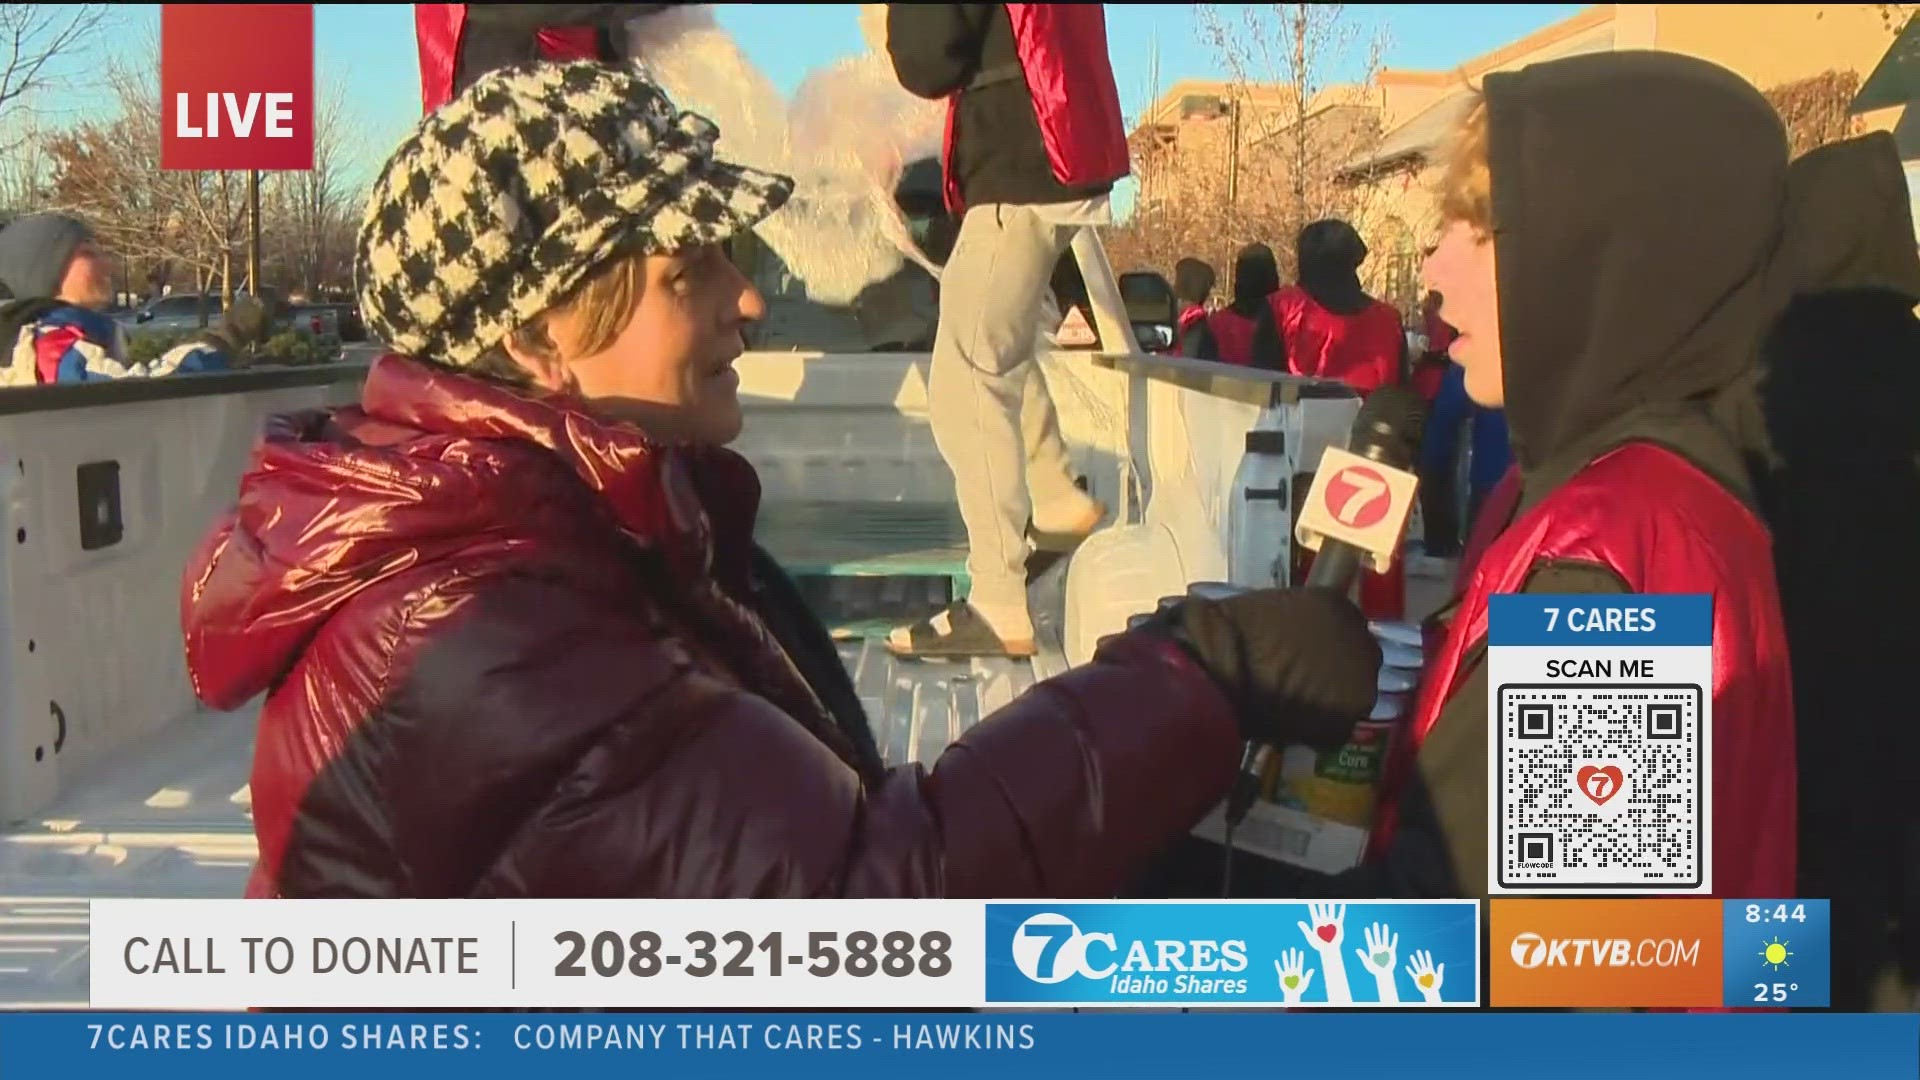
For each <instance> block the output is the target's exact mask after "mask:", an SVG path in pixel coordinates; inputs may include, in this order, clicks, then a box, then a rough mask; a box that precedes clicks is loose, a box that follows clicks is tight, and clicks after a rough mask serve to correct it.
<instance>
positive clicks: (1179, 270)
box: [1173, 259, 1214, 356]
mask: <svg viewBox="0 0 1920 1080" xmlns="http://www.w3.org/2000/svg"><path fill="white" fill-rule="evenodd" d="M1213 282H1214V275H1213V267H1211V266H1208V265H1207V264H1206V263H1204V262H1201V261H1200V260H1199V259H1181V260H1180V261H1179V262H1177V263H1175V264H1173V298H1174V299H1175V300H1177V301H1179V303H1180V315H1179V318H1178V320H1177V322H1176V324H1175V326H1174V332H1173V333H1174V337H1173V342H1174V351H1175V352H1176V353H1179V354H1180V355H1182V356H1193V355H1194V352H1193V349H1192V348H1189V345H1192V346H1194V347H1198V345H1199V344H1200V343H1199V340H1198V339H1197V338H1196V339H1195V340H1193V341H1192V342H1189V341H1188V337H1189V335H1192V334H1195V333H1196V331H1198V332H1200V333H1204V332H1205V330H1206V325H1207V302H1208V301H1209V300H1211V299H1213Z"/></svg>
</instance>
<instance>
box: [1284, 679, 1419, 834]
mask: <svg viewBox="0 0 1920 1080" xmlns="http://www.w3.org/2000/svg"><path fill="white" fill-rule="evenodd" d="M1407 700H1408V699H1407V696H1406V695H1405V694H1389V693H1383V694H1381V695H1380V696H1379V698H1378V700H1376V701H1375V702H1374V707H1373V714H1372V715H1371V716H1369V717H1368V718H1367V719H1366V720H1363V721H1361V722H1360V723H1359V724H1356V725H1355V726H1354V729H1353V735H1352V737H1351V738H1349V739H1348V740H1347V744H1346V745H1345V746H1343V747H1341V748H1340V749H1338V750H1330V751H1324V752H1321V751H1314V750H1310V749H1307V748H1306V747H1298V746H1296V747H1288V748H1287V750H1286V752H1285V754H1284V755H1282V756H1281V758H1280V760H1279V761H1277V762H1272V763H1271V764H1270V765H1269V766H1268V770H1267V773H1266V775H1265V778H1264V779H1265V783H1264V784H1263V785H1262V787H1263V789H1264V793H1265V794H1266V797H1267V798H1268V799H1269V800H1270V801H1272V802H1276V803H1279V804H1280V805H1282V806H1288V807H1292V808H1293V809H1296V810H1300V811H1303V812H1305V813H1308V814H1311V815H1313V816H1314V817H1317V818H1322V819H1324V820H1327V821H1333V822H1338V823H1339V824H1342V825H1351V826H1353V827H1354V828H1356V829H1369V828H1372V826H1373V807H1374V801H1375V799H1376V798H1377V797H1378V793H1379V788H1380V779H1381V776H1382V774H1383V773H1384V772H1385V769H1386V762H1387V750H1388V749H1389V748H1390V747H1391V746H1392V744H1393V733H1394V732H1395V731H1396V730H1397V729H1398V728H1399V726H1400V722H1401V720H1402V719H1403V718H1404V717H1405V715H1406V712H1407Z"/></svg>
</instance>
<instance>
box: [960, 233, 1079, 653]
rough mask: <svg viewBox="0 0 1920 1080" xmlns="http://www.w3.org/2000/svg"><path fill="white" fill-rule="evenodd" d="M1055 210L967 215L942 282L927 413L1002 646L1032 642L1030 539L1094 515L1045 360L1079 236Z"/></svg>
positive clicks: (977, 601)
mask: <svg viewBox="0 0 1920 1080" xmlns="http://www.w3.org/2000/svg"><path fill="white" fill-rule="evenodd" d="M1055 210H1056V208H1053V207H1045V206H1010V205H988V206H975V207H972V208H970V209H968V211H967V213H966V217H965V218H963V219H962V221H961V224H960V235H959V238H958V240H956V241H955V243H954V248H953V254H952V255H951V256H950V257H949V258H948V260H947V264H946V266H945V268H944V269H943V270H942V272H941V275H940V324H939V329H938V330H937V331H936V333H935V335H934V344H933V370H932V372H931V373H930V374H929V376H928V380H927V381H928V386H927V396H928V399H929V400H928V409H929V412H930V414H931V420H932V427H933V438H934V442H935V443H936V444H937V445H938V446H939V448H940V455H941V457H943V458H945V459H946V462H947V467H948V468H950V469H951V470H952V471H953V480H954V488H955V494H956V495H957V497H958V499H959V503H960V517H961V519H962V520H963V521H964V522H965V523H966V526H967V546H968V555H967V571H968V574H969V575H970V576H971V577H972V579H973V591H972V594H971V599H972V601H973V603H974V606H975V607H976V608H977V609H978V610H980V612H981V613H982V614H983V615H986V616H987V618H988V620H989V621H990V622H992V623H993V624H994V626H995V629H996V630H998V631H999V632H1000V634H1001V636H1002V637H1005V638H1013V637H1017V636H1031V634H1032V629H1031V626H1030V625H1029V624H1028V623H1027V621H1026V620H1027V617H1028V616H1027V611H1026V561H1027V553H1028V548H1027V538H1026V529H1027V524H1028V522H1029V520H1030V519H1031V521H1032V522H1033V524H1034V525H1035V526H1036V527H1038V528H1040V529H1043V530H1059V529H1063V528H1070V527H1072V526H1073V525H1074V524H1076V523H1078V522H1080V521H1082V520H1083V519H1084V518H1085V517H1086V515H1087V514H1088V513H1089V512H1090V510H1091V507H1092V505H1093V502H1092V500H1091V499H1090V498H1089V497H1088V496H1087V494H1086V493H1085V492H1083V491H1081V490H1080V489H1079V488H1078V487H1076V486H1075V485H1074V482H1073V469H1072V465H1071V462H1070V459H1069V458H1068V454H1067V444H1066V441H1065V440H1064V439H1063V438H1062V437H1061V435H1060V418H1059V415H1058V413H1057V412H1056V411H1055V409H1054V405H1053V398H1052V396H1051V395H1050V394H1049V393H1048V390H1047V383H1046V379H1045V377H1044V376H1043V375H1042V374H1041V372H1040V365H1039V363H1037V362H1036V360H1035V350H1036V348H1037V346H1038V345H1039V343H1040V337H1039V324H1040V310H1041V304H1042V302H1043V298H1044V297H1045V296H1046V295H1047V294H1048V292H1049V291H1050V289H1051V287H1052V286H1051V282H1052V278H1053V269H1054V266H1055V265H1056V264H1057V263H1058V262H1059V259H1060V255H1061V253H1062V252H1063V251H1065V250H1066V248H1067V245H1068V244H1069V243H1070V242H1071V241H1072V239H1073V235H1074V233H1075V231H1076V230H1077V229H1078V228H1079V227H1080V226H1078V225H1074V224H1066V223H1063V222H1062V221H1061V218H1060V215H1059V214H1058V213H1057V212H1055Z"/></svg>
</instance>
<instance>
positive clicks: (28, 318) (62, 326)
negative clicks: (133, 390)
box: [0, 300, 148, 386]
mask: <svg viewBox="0 0 1920 1080" xmlns="http://www.w3.org/2000/svg"><path fill="white" fill-rule="evenodd" d="M0 325H3V326H5V327H7V328H10V329H12V330H13V331H14V336H13V337H12V338H11V339H10V340H7V341H5V342H0V349H4V350H5V352H4V353H0V386H38V385H42V384H45V383H80V382H98V381H101V380H108V379H123V378H126V377H128V376H141V375H146V374H148V372H147V371H146V370H145V369H146V365H144V364H133V365H129V364H128V363H127V339H126V335H125V334H124V333H122V332H121V330H120V326H119V324H118V323H116V322H114V321H113V318H112V317H111V316H108V315H105V314H103V313H101V312H98V311H93V310H91V309H88V308H83V307H76V306H74V305H72V304H66V303H62V302H60V301H57V300H16V301H13V302H11V303H9V304H7V305H6V307H5V309H4V311H0Z"/></svg>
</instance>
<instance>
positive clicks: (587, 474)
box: [182, 63, 1379, 897]
mask: <svg viewBox="0 0 1920 1080" xmlns="http://www.w3.org/2000/svg"><path fill="white" fill-rule="evenodd" d="M482 114H484V116H485V118H486V119H487V120H488V121H489V123H488V124H487V125H486V126H484V127H480V126H476V123H475V122H476V120H477V119H479V117H480V116H481V115H482ZM482 131H483V132H484V133H485V134H484V136H477V135H476V132H482ZM714 140H715V132H714V129H713V126H712V125H711V124H710V123H708V122H707V121H706V120H704V119H703V118H701V117H698V116H694V115H692V114H689V113H682V112H679V111H678V110H676V109H675V108H674V107H673V105H672V103H671V102H670V101H668V100H667V98H666V97H665V95H663V94H662V93H660V91H659V90H658V88H657V87H655V86H654V85H653V84H651V83H650V82H648V81H647V80H646V79H645V77H644V76H642V75H641V74H640V73H638V72H637V71H635V70H633V69H631V68H628V67H618V66H608V65H602V64H597V63H569V64H526V65H516V66H510V67H507V68H504V69H500V70H497V71H494V72H492V73H489V74H487V75H484V76H482V77H481V78H480V79H479V80H478V81H477V82H476V83H475V84H474V86H473V87H471V88H470V89H469V90H467V91H466V92H465V93H464V94H462V95H460V96H457V97H456V98H455V99H454V100H453V101H452V102H450V103H449V104H447V105H446V106H444V107H442V108H441V109H439V110H436V111H435V112H434V113H432V114H431V115H429V116H428V117H427V118H426V120H425V121H424V122H423V124H422V125H421V127H420V128H419V129H418V130H416V131H415V133H414V134H413V135H412V136H410V137H409V138H408V139H407V140H406V141H404V142H403V143H401V145H400V147H399V149H398V150H397V151H395V153H394V155H393V157H392V158H391V159H390V160H389V161H388V162H387V164H386V166H385V167H384V169H383V170H382V173H381V176H380V178H379V179H378V180H377V181H376V183H375V185H374V188H373V192H372V195H371V205H370V206H369V207H368V212H367V214H366V216H365V218H364V224H363V226H362V230H361V235H360V239H359V252H358V256H357V258H356V263H355V269H356V274H355V277H356V279H357V280H358V282H359V285H360V306H361V310H362V311H363V313H364V315H365V317H366V319H367V322H368V328H369V330H370V331H371V332H372V333H374V334H376V335H377V336H378V338H379V339H380V340H383V341H385V342H387V343H389V344H390V345H391V346H392V347H393V348H394V349H396V350H398V352H399V353H400V354H403V355H388V356H384V357H382V358H381V359H380V360H379V361H378V362H376V363H375V365H374V367H373V369H372V371H371V372H370V373H369V375H368V377H367V382H366V385H365V387H364V389H363V391H362V397H361V402H360V404H359V405H358V406H357V407H353V408H345V409H339V410H334V411H331V412H315V413H309V414H304V415H297V416H286V417H280V418H277V419H276V420H275V421H274V422H273V424H272V426H271V427H270V429H269V431H268V432H267V435H266V438H265V439H264V440H263V442H262V445H261V446H260V448H259V449H258V450H257V451H256V455H255V458H254V461H253V463H252V467H251V468H250V469H249V470H248V472H247V473H246V475H245V477H244V479H243V480H242V482H241V488H240V495H239V500H238V504H237V506H236V507H235V509H234V511H233V512H232V513H231V514H230V515H228V516H227V517H226V518H225V519H224V520H223V521H222V522H220V523H219V524H218V525H217V526H216V527H215V529H214V530H213V532H212V534H211V535H210V536H209V537H208V538H207V540H206V541H205V542H204V543H203V545H202V546H201V548H200V549H199V551H198V552H197V553H196V555H195V558H194V559H193V560H192V562H191V564H190V565H189V567H188V570H187V573H186V577H185V581H184V583H183V592H182V624H183V630H184V634H185V641H186V650H187V665H188V670H189V672H190V674H191V676H192V680H193V686H194V690H195V692H196V694H198V695H199V697H200V698H201V700H202V701H204V702H206V703H207V704H209V705H211V706H213V707H215V708H222V709H232V708H237V707H239V706H240V705H242V704H244V703H245V702H247V701H248V700H250V699H252V698H254V697H255V696H256V695H259V694H262V693H265V694H266V701H265V704H264V706H263V707H262V709H261V713H260V721H259V732H258V736H257V739H256V745H255V752H254V754H255V756H254V768H253V777H252V793H253V809H254V823H255V830H256V832H257V834H258V837H259V843H260V861H259V865H258V868H257V869H256V871H255V873H254V875H253V878H252V881H251V882H250V885H249V889H248V892H249V895H252V896H261V897H274V896H284V897H447V896H462V897H469V896H470V897H497V896H532V897H648V896H663V897H668V896H680V897H760V896H793V897H815V896H952V897H993V896H1077V897H1098V896H1103V895H1111V894H1112V893H1113V892H1114V891H1115V890H1116V889H1117V888H1119V887H1120V886H1121V885H1123V884H1124V883H1125V882H1126V881H1127V880H1128V879H1129V877H1130V876H1131V875H1132V874H1133V873H1135V872H1136V870H1137V869H1138V868H1139V867H1141V866H1142V865H1143V864H1144V862H1145V861H1146V860H1147V859H1148V857H1149V856H1151V855H1152V854H1154V853H1155V852H1156V851H1157V850H1158V849H1160V848H1162V847H1163V846H1164V845H1166V844H1168V843H1169V842H1170V841H1171V840H1173V838H1175V837H1177V836H1179V835H1181V834H1182V833H1184V832H1185V831H1187V830H1188V829H1190V828H1191V827H1192V826H1193V825H1194V824H1195V823H1196V822H1197V820H1198V819H1199V818H1200V816H1201V815H1202V814H1204V813H1205V812H1207V810H1209V809H1210V808H1211V807H1212V806H1214V805H1216V804H1217V803H1218V802H1219V800H1220V799H1221V798H1222V797H1223V795H1224V794H1225V792H1226V790H1227V787H1228V785H1229V783H1230V782H1231V780H1232V778H1233V776H1234V774H1235V772H1236V768H1235V766H1236V762H1237V761H1238V759H1239V754H1240V748H1241V743H1242V740H1243V738H1246V737H1260V738H1264V739H1269V740H1274V741H1304V742H1308V743H1310V744H1316V745H1323V746H1329V747H1331V746H1337V745H1339V744H1340V743H1341V742H1343V741H1344V740H1345V738H1346V737H1347V735H1348V733H1349V732H1350V731H1351V728H1352V724H1353V722H1354V720H1355V718H1357V717H1359V716H1362V715H1364V714H1365V712H1366V711H1367V710H1368V709H1369V708H1370V707H1371V705H1372V701H1373V694H1374V683H1375V668H1376V667H1377V665H1378V661H1379V650H1378V648H1377V647H1375V646H1374V644H1373V640H1372V638H1371V637H1370V636H1369V634H1368V632H1367V628H1366V624H1365V621H1364V620H1363V619H1362V618H1361V617H1360V615H1359V614H1358V613H1357V612H1355V611H1354V610H1353V609H1352V608H1351V606H1348V605H1346V604H1345V602H1344V601H1342V600H1339V599H1338V598H1333V597H1329V596H1325V595H1322V594H1310V593H1294V592H1283V591H1278V590H1274V591H1268V592H1261V593H1253V594H1249V595H1247V596H1243V597H1236V598H1234V599H1232V600H1229V601H1224V602H1220V603H1206V602H1201V601H1195V602H1192V603H1190V604H1189V605H1187V606H1186V607H1184V608H1181V609H1180V610H1179V611H1178V612H1177V613H1175V614H1174V615H1173V616H1171V617H1169V618H1165V619H1161V620H1159V621H1158V622H1157V623H1156V624H1155V625H1154V626H1153V627H1151V628H1143V629H1139V630H1135V631H1133V632H1131V633H1128V634H1125V635H1122V636H1120V637H1118V638H1116V639H1114V640H1113V641H1111V642H1109V643H1108V644H1107V645H1106V646H1105V647H1104V648H1103V649H1102V650H1101V652H1100V653H1099V655H1098V656H1097V657H1096V658H1095V659H1094V661H1093V662H1091V663H1089V664H1086V665H1084V666H1082V667H1080V668H1078V669H1075V670H1074V671H1072V672H1069V673H1067V674H1065V675H1063V676H1060V677H1057V678H1054V679H1051V680H1048V681H1047V682H1045V683H1042V684H1040V685H1039V686H1037V687H1035V688H1034V689H1033V690H1032V691H1030V692H1028V693H1027V694H1025V695H1023V696H1022V697H1020V698H1018V699H1017V700H1015V701H1014V702H1013V703H1012V704H1010V705H1008V706H1007V707H1006V708H1004V709H1002V710H1001V711H1000V712H999V713H997V714H996V715H994V716H992V717H990V718H988V719H987V720H986V721H984V722H983V723H981V724H980V725H978V726H977V727H975V728H974V729H972V730H971V731H969V732H968V733H967V735H966V737H965V738H963V739H962V740H961V741H960V742H959V743H957V744H955V745H954V746H953V747H952V748H950V749H948V750H947V751H946V753H945V754H944V755H942V756H941V758H940V759H939V760H938V762H937V763H936V764H935V765H934V766H933V768H932V769H931V770H930V771H926V770H922V769H921V768H919V767H917V766H906V767H900V768H893V769H888V768H886V767H885V766H884V765H883V763H882V762H881V760H880V757H879V755H878V753H877V752H876V750H875V747H874V740H873V737H872V735H871V733H870V732H869V730H868V728H867V724H866V719H865V717H864V716H863V715H862V712H861V708H860V703H859V699H858V698H857V697H856V696H855V694H854V690H853V686H852V684H851V682H850V681H849V679H848V677H847V674H846V672H845V670H844V669H843V668H842V667H841V666H840V663H839V659H838V656H837V654H836V651H835V648H834V646H833V643H832V641H831V640H830V638H829V637H828V635H827V633H826V631H825V630H824V628H822V627H821V625H820V624H819V622H818V621H817V620H815V619H814V618H813V617H812V616H811V615H810V614H808V612H807V610H806V608H805V606H804V605H803V604H802V602H801V599H800V597H799V595H798V593H797V590H796V589H795V588H794V586H793V584H792V583H791V582H790V581H789V580H788V579H787V578H786V577H785V576H784V575H783V574H782V573H781V572H780V569H779V567H778V566H777V565H775V564H774V563H773V561H772V560H771V559H769V558H768V557H767V556H766V554H765V553H764V552H762V551H761V550H760V549H759V548H758V547H757V546H756V545H755V544H754V542H753V521H754V514H755V510H756V507H757V504H758V501H759V495H760V487H759V483H758V481H757V479H756V478H755V475H754V472H753V469H752V467H751V466H750V465H749V464H748V463H747V462H746V460H745V459H743V458H741V457H739V456H738V455H736V454H734V453H733V452H732V451H730V450H728V449H726V447H725V445H724V444H726V443H727V442H729V441H731V440H732V439H733V438H734V437H735V436H736V435H737V434H738V433H739V430H740V426H741V423H742V412H741V406H740V400H739V397H738V393H737V390H738V385H739V377H738V376H737V375H736V374H735V372H734V370H733V362H734V360H735V359H736V358H737V357H738V356H739V355H740V353H741V350H742V340H741V330H742V328H743V327H744V326H745V325H746V324H747V323H748V322H750V321H752V320H753V319H755V318H757V317H759V316H760V315H761V314H762V313H763V311H764V305H763V303H762V301H761V299H760V297H759V295H758V294H757V293H755V292H754V290H753V287H752V286H751V285H750V284H749V283H748V282H747V280H746V279H745V278H744V277H742V276H741V274H740V272H739V271H738V270H736V269H735V268H734V266H733V265H732V263H731V262H729V261H728V260H727V258H726V256H725V254H724V250H723V246H724V244H725V242H726V241H727V239H728V238H729V237H731V236H733V235H735V234H736V233H737V232H739V231H740V230H742V229H746V228H749V227H751V226H752V225H753V224H754V223H756V222H757V221H759V220H760V219H762V218H763V217H764V216H765V215H767V214H768V213H770V212H772V211H773V210H774V209H775V208H777V207H778V206H779V205H780V204H781V203H783V202H784V201H785V200H786V199H787V197H788V196H789V195H790V194H791V192H792V181H791V180H788V179H787V178H785V177H779V176H773V175H770V174H766V173H760V172H757V171H754V170H751V169H746V168H742V167H738V166H734V165H730V164H727V163H725V162H722V161H717V160H715V158H714V156H713V149H714Z"/></svg>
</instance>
